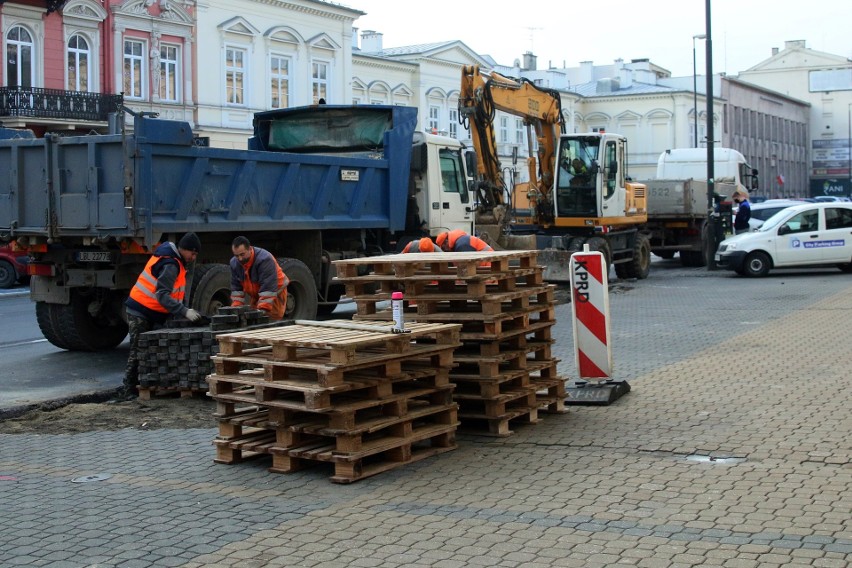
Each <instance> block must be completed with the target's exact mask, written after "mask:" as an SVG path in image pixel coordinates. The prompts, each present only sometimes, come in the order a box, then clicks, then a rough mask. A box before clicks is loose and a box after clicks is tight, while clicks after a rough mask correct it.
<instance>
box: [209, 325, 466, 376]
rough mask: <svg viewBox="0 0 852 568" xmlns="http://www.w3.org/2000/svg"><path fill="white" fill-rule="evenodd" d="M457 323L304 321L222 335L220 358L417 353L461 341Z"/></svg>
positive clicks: (346, 361) (293, 359)
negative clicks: (427, 345)
mask: <svg viewBox="0 0 852 568" xmlns="http://www.w3.org/2000/svg"><path fill="white" fill-rule="evenodd" d="M458 332H459V326H458V325H446V324H440V323H420V324H415V323H412V324H411V325H409V326H407V327H406V333H394V332H393V330H392V327H391V324H389V323H387V322H384V323H359V324H349V323H347V322H312V321H299V322H297V323H296V325H292V326H288V327H279V328H272V329H267V330H255V331H243V332H238V333H227V334H222V335H219V336H218V337H217V339H218V341H219V351H220V353H219V356H221V357H228V356H239V355H246V356H250V355H259V354H262V355H264V356H265V357H267V360H275V361H278V362H288V363H290V364H297V363H300V362H308V363H312V364H319V363H322V364H325V365H334V366H342V365H346V366H350V367H351V366H355V365H359V364H362V363H367V364H372V363H375V362H376V361H380V360H387V359H394V358H399V357H403V356H408V355H412V354H413V353H412V349H414V348H415V347H416V346H417V345H418V343H419V342H421V341H431V342H432V343H435V344H438V345H453V346H455V345H456V344H457V343H458Z"/></svg>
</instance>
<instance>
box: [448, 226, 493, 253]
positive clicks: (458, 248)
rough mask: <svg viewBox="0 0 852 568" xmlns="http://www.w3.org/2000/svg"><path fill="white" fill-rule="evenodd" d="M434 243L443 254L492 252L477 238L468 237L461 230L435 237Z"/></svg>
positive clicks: (487, 245) (488, 246)
mask: <svg viewBox="0 0 852 568" xmlns="http://www.w3.org/2000/svg"><path fill="white" fill-rule="evenodd" d="M435 242H436V243H437V244H438V246H439V247H441V250H443V251H444V252H477V251H479V252H487V251H493V250H494V249H493V248H491V246H490V245H489V244H488V243H486V242H485V241H483V240H482V239H480V238H479V237H474V236H473V235H469V234H467V233H465V232H464V231H462V230H461V229H454V230H452V231H447V232H444V233H441V234H440V235H438V236H437V237H435Z"/></svg>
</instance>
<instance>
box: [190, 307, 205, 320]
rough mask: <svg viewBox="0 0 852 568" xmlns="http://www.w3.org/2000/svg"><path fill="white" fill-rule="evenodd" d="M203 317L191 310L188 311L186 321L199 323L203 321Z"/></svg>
mask: <svg viewBox="0 0 852 568" xmlns="http://www.w3.org/2000/svg"><path fill="white" fill-rule="evenodd" d="M201 317H202V316H201V314H200V313H198V312H196V311H195V310H193V309H191V308H190V309H188V310H186V319H188V320H189V321H198V320H200V319H201Z"/></svg>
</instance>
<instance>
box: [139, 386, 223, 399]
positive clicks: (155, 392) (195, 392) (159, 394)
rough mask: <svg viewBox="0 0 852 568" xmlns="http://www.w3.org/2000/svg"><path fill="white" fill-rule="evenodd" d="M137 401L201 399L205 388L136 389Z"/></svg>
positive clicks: (205, 394) (204, 393)
mask: <svg viewBox="0 0 852 568" xmlns="http://www.w3.org/2000/svg"><path fill="white" fill-rule="evenodd" d="M138 390H139V400H151V399H152V398H167V397H172V398H174V397H180V398H202V397H206V396H207V388H206V387H204V388H184V387H138Z"/></svg>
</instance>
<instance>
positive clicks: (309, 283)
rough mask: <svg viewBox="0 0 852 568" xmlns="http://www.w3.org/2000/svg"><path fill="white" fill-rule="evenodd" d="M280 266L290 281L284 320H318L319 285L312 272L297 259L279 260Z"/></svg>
mask: <svg viewBox="0 0 852 568" xmlns="http://www.w3.org/2000/svg"><path fill="white" fill-rule="evenodd" d="M278 264H280V265H281V270H283V271H284V274H286V275H287V278H289V279H290V285H289V286H287V307H286V308H285V310H284V319H308V320H310V319H316V317H317V285H316V282H315V281H314V275H313V274H312V273H311V270H310V269H309V268H308V267H307V265H306V264H305V263H304V262H302V261H301V260H298V259H295V258H279V259H278Z"/></svg>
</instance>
